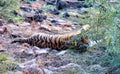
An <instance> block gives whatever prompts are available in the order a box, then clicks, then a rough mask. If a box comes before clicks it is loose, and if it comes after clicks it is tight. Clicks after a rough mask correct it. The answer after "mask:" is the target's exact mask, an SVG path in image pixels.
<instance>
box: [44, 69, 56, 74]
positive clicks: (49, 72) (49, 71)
mask: <svg viewBox="0 0 120 74" xmlns="http://www.w3.org/2000/svg"><path fill="white" fill-rule="evenodd" d="M44 72H45V74H54V72H52V71H51V70H48V69H44Z"/></svg>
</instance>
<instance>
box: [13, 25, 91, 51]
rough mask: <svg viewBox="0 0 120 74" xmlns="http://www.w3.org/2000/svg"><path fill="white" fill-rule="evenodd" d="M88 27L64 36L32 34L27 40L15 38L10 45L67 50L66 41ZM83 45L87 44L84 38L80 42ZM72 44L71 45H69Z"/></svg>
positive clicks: (85, 26)
mask: <svg viewBox="0 0 120 74" xmlns="http://www.w3.org/2000/svg"><path fill="white" fill-rule="evenodd" d="M89 28H90V25H84V26H82V27H81V28H80V29H79V30H77V31H73V32H70V33H66V34H55V35H52V34H45V33H37V34H33V35H31V36H30V37H28V38H16V39H14V40H12V41H11V43H16V42H19V43H28V44H30V45H31V46H37V47H40V48H51V49H56V50H65V49H67V48H68V46H67V44H68V40H70V38H71V37H73V36H76V35H78V34H80V33H81V32H82V30H88V29H89ZM81 41H82V42H83V43H88V41H85V40H84V38H82V40H81ZM69 44H73V43H69Z"/></svg>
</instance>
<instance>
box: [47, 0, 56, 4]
mask: <svg viewBox="0 0 120 74" xmlns="http://www.w3.org/2000/svg"><path fill="white" fill-rule="evenodd" d="M45 2H47V4H50V5H53V4H54V3H55V2H56V0H45Z"/></svg>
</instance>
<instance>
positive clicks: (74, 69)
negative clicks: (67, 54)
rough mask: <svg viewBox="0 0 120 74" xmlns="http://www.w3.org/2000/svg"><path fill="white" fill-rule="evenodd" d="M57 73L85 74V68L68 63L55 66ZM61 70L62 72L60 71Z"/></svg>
mask: <svg viewBox="0 0 120 74" xmlns="http://www.w3.org/2000/svg"><path fill="white" fill-rule="evenodd" d="M57 71H58V74H87V73H86V72H85V70H84V69H83V68H82V67H81V66H80V65H78V64H75V63H69V64H67V65H64V66H61V67H59V68H57ZM61 72H62V73H61Z"/></svg>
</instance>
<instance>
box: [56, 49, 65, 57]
mask: <svg viewBox="0 0 120 74" xmlns="http://www.w3.org/2000/svg"><path fill="white" fill-rule="evenodd" d="M66 52H67V50H64V51H61V52H59V53H57V54H56V55H58V56H60V55H64V54H65V53H66Z"/></svg>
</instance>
